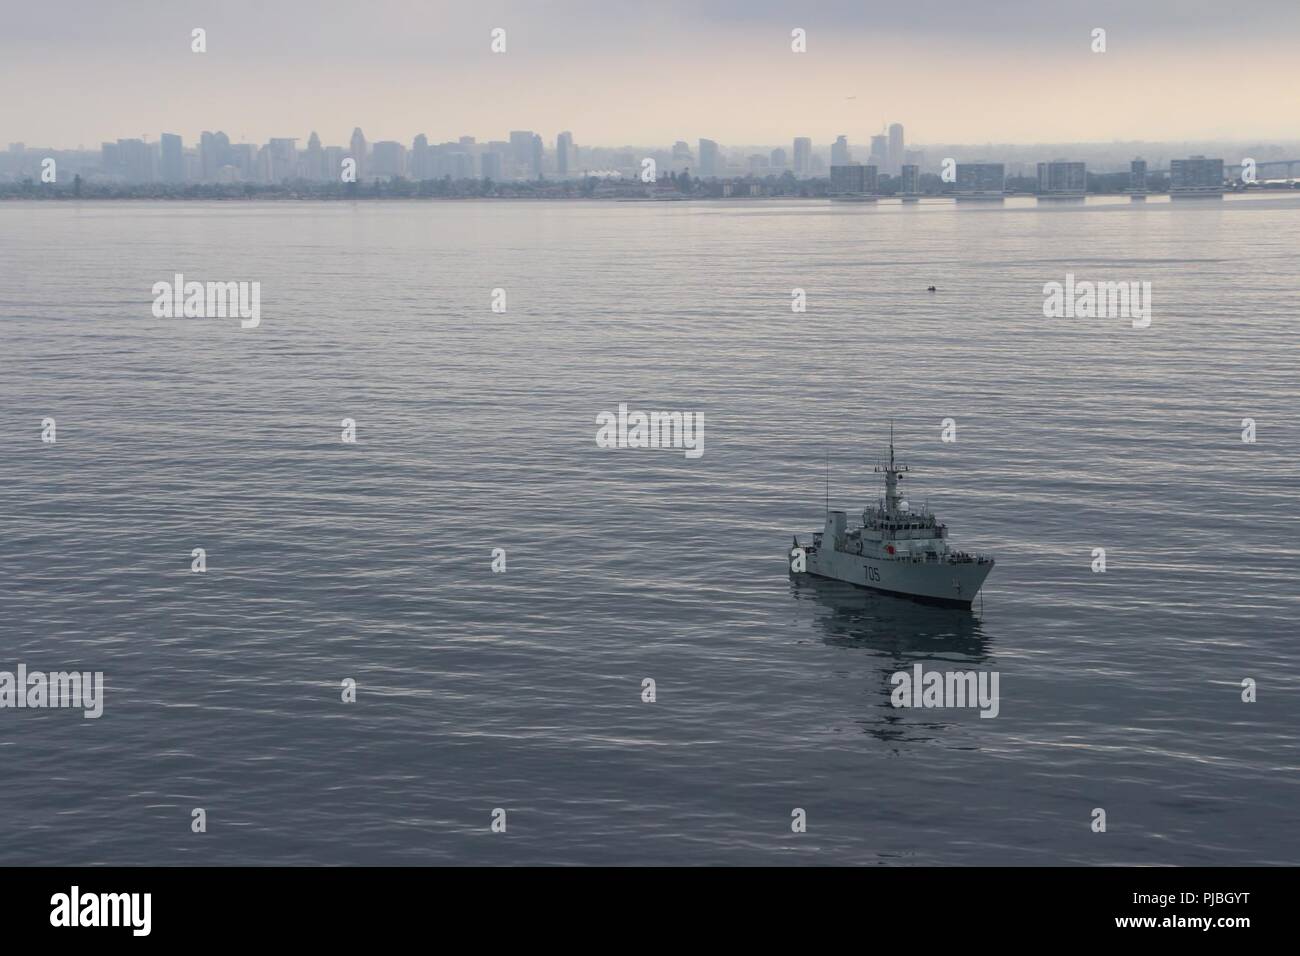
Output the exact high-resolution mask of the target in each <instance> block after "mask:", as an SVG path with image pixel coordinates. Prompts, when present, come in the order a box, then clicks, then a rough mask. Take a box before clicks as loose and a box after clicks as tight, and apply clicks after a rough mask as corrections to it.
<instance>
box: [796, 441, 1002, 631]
mask: <svg viewBox="0 0 1300 956" xmlns="http://www.w3.org/2000/svg"><path fill="white" fill-rule="evenodd" d="M874 470H875V472H876V473H877V474H883V475H884V476H885V497H884V499H883V500H879V501H877V502H876V506H875V507H873V508H867V509H866V510H865V511H863V512H862V524H861V525H860V526H858V527H853V528H849V527H848V526H847V520H846V517H845V514H844V512H843V511H831V510H830V509H829V507H828V508H827V511H826V528H825V530H823V531H820V532H814V533H813V536H812V543H811V544H800V543H799V538H798V536H797V535H796V536H795V539H794V550H793V551H791V552H790V573H791V574H792V575H794V576H795V577H796V578H797V577H799V576H801V575H802V574H813V575H817V576H818V577H823V578H833V579H835V580H837V581H847V582H848V583H850V584H856V585H859V586H860V587H866V588H870V589H872V590H873V591H883V592H884V593H885V594H893V595H897V596H899V597H906V598H911V599H912V600H915V601H920V602H922V603H924V604H939V605H944V606H947V607H962V608H969V607H970V606H971V602H972V601H974V600H975V595H976V594H977V593H979V589H980V586H981V585H983V584H984V579H985V578H986V577H988V575H989V572H990V571H992V570H993V558H992V557H989V556H987V555H983V554H968V553H966V552H965V551H954V550H953V549H952V548H951V547H949V545H948V526H947V525H945V524H943V523H942V522H940V521H939V519H938V518H936V517H935V515H934V514H933V513H932V512H931V511H930V510H929V509H928V508H925V507H923V508H922V509H921V510H920V511H913V510H912V509H911V508H910V507H909V506H908V503H907V502H906V501H904V500H903V498H902V495H901V494H900V493H899V491H898V483H899V481H901V480H902V478H903V475H905V474H907V473H908V472H910V471H911V469H910V468H908V467H907V465H904V464H901V463H898V462H895V461H894V430H893V428H892V427H891V428H890V430H889V463H888V464H883V463H882V464H880V465H878V466H876V468H875V469H874ZM827 503H828V504H829V492H828V494H827Z"/></svg>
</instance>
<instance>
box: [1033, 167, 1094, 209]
mask: <svg viewBox="0 0 1300 956" xmlns="http://www.w3.org/2000/svg"><path fill="white" fill-rule="evenodd" d="M1087 189H1088V169H1087V164H1085V163H1069V162H1066V161H1065V160H1063V159H1056V160H1053V161H1052V162H1050V163H1039V164H1038V195H1039V197H1040V198H1043V199H1080V198H1082V197H1083V195H1084V193H1085V192H1087Z"/></svg>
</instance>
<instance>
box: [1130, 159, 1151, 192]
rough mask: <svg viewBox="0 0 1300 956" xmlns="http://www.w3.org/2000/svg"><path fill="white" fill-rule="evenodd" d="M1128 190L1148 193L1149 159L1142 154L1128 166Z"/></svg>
mask: <svg viewBox="0 0 1300 956" xmlns="http://www.w3.org/2000/svg"><path fill="white" fill-rule="evenodd" d="M1128 191H1129V192H1131V193H1135V194H1140V195H1146V191H1147V161H1146V160H1145V159H1142V158H1141V157H1140V156H1139V157H1138V158H1137V159H1135V160H1133V162H1131V163H1129V166H1128Z"/></svg>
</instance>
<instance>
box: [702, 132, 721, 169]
mask: <svg viewBox="0 0 1300 956" xmlns="http://www.w3.org/2000/svg"><path fill="white" fill-rule="evenodd" d="M720 172H721V170H720V169H719V163H718V144H717V143H715V142H714V141H713V140H711V139H702V140H700V175H701V176H717V175H718V174H719V173H720Z"/></svg>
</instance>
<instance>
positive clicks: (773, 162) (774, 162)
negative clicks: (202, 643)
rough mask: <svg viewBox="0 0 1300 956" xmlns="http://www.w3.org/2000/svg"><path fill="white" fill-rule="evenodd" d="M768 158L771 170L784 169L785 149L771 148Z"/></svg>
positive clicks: (778, 170)
mask: <svg viewBox="0 0 1300 956" xmlns="http://www.w3.org/2000/svg"><path fill="white" fill-rule="evenodd" d="M768 159H769V165H770V166H771V167H772V172H774V173H778V172H782V171H784V170H785V150H783V149H779V148H778V149H774V150H772V153H771V155H770V156H769V157H768Z"/></svg>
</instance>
